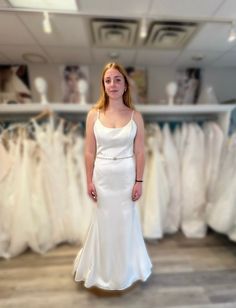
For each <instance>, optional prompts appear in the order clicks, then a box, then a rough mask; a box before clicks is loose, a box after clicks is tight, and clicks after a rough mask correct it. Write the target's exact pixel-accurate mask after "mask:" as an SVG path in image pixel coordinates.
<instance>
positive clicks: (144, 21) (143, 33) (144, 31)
mask: <svg viewBox="0 0 236 308" xmlns="http://www.w3.org/2000/svg"><path fill="white" fill-rule="evenodd" d="M139 35H140V37H141V38H142V39H145V38H146V37H147V19H146V18H142V20H141V25H140V33H139Z"/></svg>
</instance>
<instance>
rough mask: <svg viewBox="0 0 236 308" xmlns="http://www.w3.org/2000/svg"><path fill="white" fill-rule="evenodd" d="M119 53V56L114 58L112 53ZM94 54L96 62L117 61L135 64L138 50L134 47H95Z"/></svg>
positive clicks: (123, 63) (124, 63)
mask: <svg viewBox="0 0 236 308" xmlns="http://www.w3.org/2000/svg"><path fill="white" fill-rule="evenodd" d="M113 53H117V55H118V58H117V59H114V58H113V59H112V56H111V55H112V54H113ZM92 55H93V60H94V63H101V64H105V63H107V62H109V61H117V62H119V63H121V64H122V65H133V64H134V58H135V55H136V50H134V49H108V48H107V49H106V48H93V49H92Z"/></svg>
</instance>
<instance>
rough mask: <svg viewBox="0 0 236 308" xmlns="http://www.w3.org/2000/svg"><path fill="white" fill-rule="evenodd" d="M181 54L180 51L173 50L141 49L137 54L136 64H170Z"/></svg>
mask: <svg viewBox="0 0 236 308" xmlns="http://www.w3.org/2000/svg"><path fill="white" fill-rule="evenodd" d="M179 54H180V51H172V50H171V51H169V50H161V51H160V50H139V51H138V52H137V56H136V64H137V65H140V64H141V65H155V66H169V65H172V64H173V63H174V61H175V59H176V58H177V57H178V55H179Z"/></svg>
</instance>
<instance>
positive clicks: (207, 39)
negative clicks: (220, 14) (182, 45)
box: [186, 23, 232, 51]
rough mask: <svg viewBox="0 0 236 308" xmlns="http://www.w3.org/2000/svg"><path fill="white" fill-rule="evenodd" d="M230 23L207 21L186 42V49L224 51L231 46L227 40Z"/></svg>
mask: <svg viewBox="0 0 236 308" xmlns="http://www.w3.org/2000/svg"><path fill="white" fill-rule="evenodd" d="M229 30H230V25H228V24H224V23H207V24H205V25H203V27H202V28H201V29H200V30H199V32H198V33H197V34H196V35H195V37H194V38H193V39H192V40H191V42H190V43H189V44H188V46H187V47H186V49H188V50H215V51H226V50H228V49H230V48H231V47H232V46H231V45H230V43H229V42H228V40H227V39H228V34H229Z"/></svg>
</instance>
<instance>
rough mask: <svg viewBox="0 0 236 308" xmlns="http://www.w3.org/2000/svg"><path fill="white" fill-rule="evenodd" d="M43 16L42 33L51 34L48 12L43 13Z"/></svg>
mask: <svg viewBox="0 0 236 308" xmlns="http://www.w3.org/2000/svg"><path fill="white" fill-rule="evenodd" d="M43 16H44V19H43V31H44V32H45V33H48V34H50V33H52V26H51V22H50V18H49V14H48V12H43Z"/></svg>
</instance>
